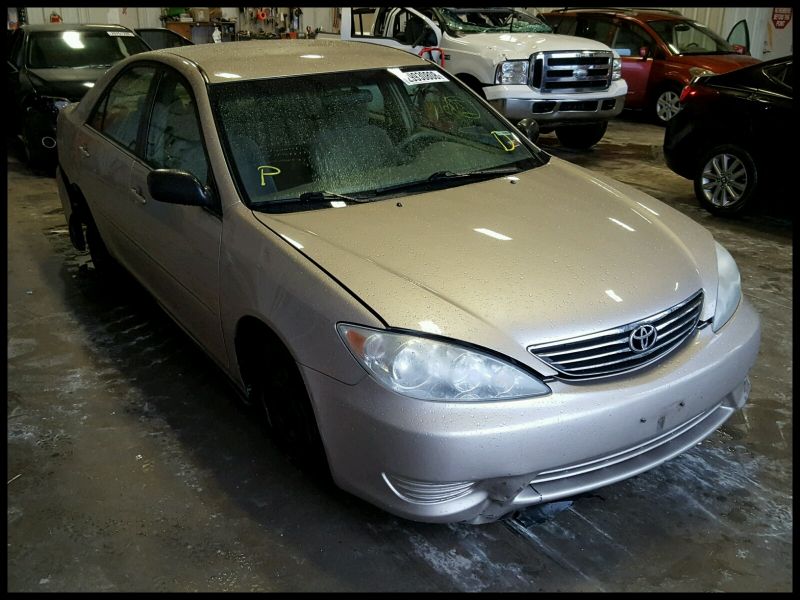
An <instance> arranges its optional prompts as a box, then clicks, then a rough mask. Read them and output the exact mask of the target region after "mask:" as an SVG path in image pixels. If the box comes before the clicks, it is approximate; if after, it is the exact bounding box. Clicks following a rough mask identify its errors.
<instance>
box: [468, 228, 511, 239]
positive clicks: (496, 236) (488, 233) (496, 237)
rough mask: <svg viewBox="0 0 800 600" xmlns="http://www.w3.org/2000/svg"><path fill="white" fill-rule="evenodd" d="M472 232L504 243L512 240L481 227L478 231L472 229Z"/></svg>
mask: <svg viewBox="0 0 800 600" xmlns="http://www.w3.org/2000/svg"><path fill="white" fill-rule="evenodd" d="M472 231H477V232H478V233H482V234H483V235H488V236H489V237H490V238H494V239H496V240H503V241H504V242H507V241H509V240H511V239H513V238H510V237H508V236H507V235H503V234H502V233H497V232H496V231H492V230H491V229H484V228H483V227H481V228H479V229H473V230H472Z"/></svg>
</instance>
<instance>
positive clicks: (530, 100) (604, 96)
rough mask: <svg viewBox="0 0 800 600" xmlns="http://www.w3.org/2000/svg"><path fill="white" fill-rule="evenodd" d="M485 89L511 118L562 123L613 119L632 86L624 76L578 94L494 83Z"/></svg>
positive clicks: (506, 115) (555, 124) (495, 103)
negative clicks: (606, 84)
mask: <svg viewBox="0 0 800 600" xmlns="http://www.w3.org/2000/svg"><path fill="white" fill-rule="evenodd" d="M483 91H484V93H485V94H486V99H487V100H488V101H489V103H490V104H491V105H492V106H493V107H494V108H495V109H496V110H497V111H498V112H500V113H501V114H502V115H503V116H505V117H506V118H507V119H509V120H510V121H518V120H520V119H526V118H531V119H534V120H536V121H537V122H539V123H541V124H543V125H544V124H546V125H548V126H558V125H562V124H574V123H575V122H582V123H593V122H600V121H608V120H609V119H613V118H614V117H616V116H617V115H619V114H620V113H621V112H622V108H623V106H624V105H625V95H626V94H627V93H628V85H627V84H626V83H625V81H624V80H622V79H620V80H617V81H612V82H611V85H610V86H609V88H608V89H607V90H604V91H603V92H595V93H591V92H590V93H576V94H558V93H546V94H544V93H541V92H538V91H536V90H533V89H531V88H530V87H528V86H525V85H493V86H487V87H484V88H483Z"/></svg>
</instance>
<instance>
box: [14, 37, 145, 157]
mask: <svg viewBox="0 0 800 600" xmlns="http://www.w3.org/2000/svg"><path fill="white" fill-rule="evenodd" d="M147 50H150V47H149V46H148V45H147V44H146V43H145V42H144V41H143V40H142V39H141V38H140V37H139V36H138V35H136V34H135V33H134V32H133V31H131V30H130V29H128V28H127V27H123V26H122V25H64V24H46V25H23V26H22V27H20V28H19V29H17V30H15V31H14V32H13V34H11V36H10V39H9V42H8V48H7V57H8V58H7V65H6V66H7V72H8V88H7V89H8V92H7V94H8V97H7V101H8V106H9V108H10V110H11V114H10V118H9V121H10V127H9V131H10V133H12V134H17V135H18V136H19V137H20V139H21V141H22V146H23V150H24V152H25V155H26V158H27V160H28V163H29V164H30V165H31V166H37V167H38V166H45V164H47V165H49V164H51V163H53V162H54V161H55V157H56V152H55V147H56V118H57V117H58V111H59V110H61V109H62V108H64V107H65V106H66V105H67V104H69V103H70V102H77V101H79V100H80V99H81V98H82V97H83V95H84V94H85V93H86V92H87V91H88V90H89V88H91V87H92V86H93V85H94V82H95V81H96V80H97V79H98V78H99V77H100V76H101V75H102V74H103V73H105V72H106V70H107V69H108V68H109V67H110V66H111V65H113V64H114V63H116V62H117V61H120V60H122V59H123V58H126V57H128V56H130V55H132V54H137V53H139V52H145V51H147Z"/></svg>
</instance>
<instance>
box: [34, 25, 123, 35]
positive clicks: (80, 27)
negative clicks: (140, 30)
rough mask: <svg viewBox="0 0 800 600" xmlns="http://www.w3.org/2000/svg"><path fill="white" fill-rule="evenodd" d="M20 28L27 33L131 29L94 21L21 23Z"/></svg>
mask: <svg viewBox="0 0 800 600" xmlns="http://www.w3.org/2000/svg"><path fill="white" fill-rule="evenodd" d="M20 29H24V30H25V31H27V32H29V33H38V32H40V31H92V30H98V31H131V30H130V29H128V28H127V27H125V26H123V25H102V24H95V23H87V24H78V23H72V24H70V23H43V24H41V25H22V26H21V27H20Z"/></svg>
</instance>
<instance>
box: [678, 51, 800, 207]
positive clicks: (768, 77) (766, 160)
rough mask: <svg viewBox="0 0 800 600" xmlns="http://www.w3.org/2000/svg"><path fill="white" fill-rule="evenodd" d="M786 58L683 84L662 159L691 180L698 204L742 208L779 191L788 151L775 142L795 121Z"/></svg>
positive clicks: (789, 65)
mask: <svg viewBox="0 0 800 600" xmlns="http://www.w3.org/2000/svg"><path fill="white" fill-rule="evenodd" d="M792 64H793V59H792V57H791V56H787V57H784V58H776V59H774V60H770V61H767V62H763V63H759V64H757V65H753V66H751V67H746V68H744V69H739V70H738V71H733V72H731V73H726V74H725V75H714V76H705V77H699V78H698V79H696V80H694V81H692V83H690V84H689V85H688V86H686V87H685V88H684V89H683V92H682V93H681V105H682V106H683V110H681V112H680V113H679V114H678V115H676V117H675V118H674V119H672V121H670V123H669V125H668V126H667V130H666V132H665V134H664V157H665V159H666V161H667V165H668V166H669V168H670V169H672V170H673V171H675V172H676V173H678V174H679V175H681V176H683V177H686V178H687V179H691V180H693V181H694V193H695V195H696V196H697V199H698V200H699V201H700V204H701V205H702V206H703V207H704V208H706V209H707V210H708V211H710V212H712V213H713V214H715V215H720V216H733V215H739V214H741V213H743V212H745V211H746V210H747V209H748V208H750V207H752V206H753V204H755V203H756V202H759V201H763V200H766V197H765V194H764V192H765V191H767V190H771V191H775V190H781V189H783V190H786V191H787V192H788V187H789V182H790V178H788V177H787V176H786V174H787V173H788V172H789V171H790V170H791V169H792V165H790V162H793V160H794V156H793V154H792V153H791V152H787V149H786V146H785V145H784V144H782V143H780V142H776V139H779V138H780V136H782V135H783V132H786V131H793V130H794V129H793V127H792V125H791V124H792V123H793V122H794V121H795V113H794V106H793V105H794V91H793V89H792Z"/></svg>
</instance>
